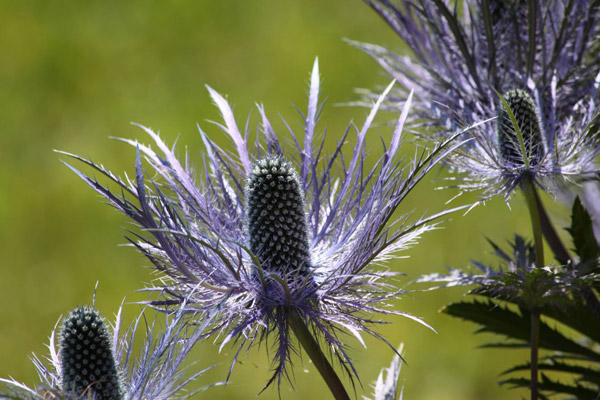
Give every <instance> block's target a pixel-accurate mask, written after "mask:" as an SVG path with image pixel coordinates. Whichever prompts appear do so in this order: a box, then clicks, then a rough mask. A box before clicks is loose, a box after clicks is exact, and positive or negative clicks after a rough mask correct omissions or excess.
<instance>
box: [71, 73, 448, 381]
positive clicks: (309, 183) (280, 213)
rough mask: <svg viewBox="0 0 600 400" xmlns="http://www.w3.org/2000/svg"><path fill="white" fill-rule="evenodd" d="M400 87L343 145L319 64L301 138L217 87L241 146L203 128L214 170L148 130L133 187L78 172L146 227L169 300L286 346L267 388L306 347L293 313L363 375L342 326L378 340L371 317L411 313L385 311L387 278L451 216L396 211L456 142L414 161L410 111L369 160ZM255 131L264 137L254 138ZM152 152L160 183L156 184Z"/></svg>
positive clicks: (253, 339) (242, 337) (390, 288)
mask: <svg viewBox="0 0 600 400" xmlns="http://www.w3.org/2000/svg"><path fill="white" fill-rule="evenodd" d="M391 88H392V85H390V86H388V87H387V88H386V90H385V91H384V93H383V94H382V95H381V96H380V97H379V98H378V100H377V102H375V103H374V104H373V106H372V109H371V111H370V112H369V115H368V116H367V118H366V120H365V122H364V124H363V125H362V126H361V127H360V128H357V127H355V126H354V125H353V124H351V125H349V127H348V130H346V131H345V133H343V134H342V135H341V136H340V138H339V141H338V144H337V145H336V147H335V149H334V150H333V151H331V152H329V151H327V150H326V149H324V144H325V143H326V141H325V138H324V132H318V131H317V129H316V126H317V121H318V117H319V114H320V112H321V107H320V105H319V72H318V63H317V62H315V65H314V68H313V72H312V74H311V80H310V91H309V99H308V110H307V112H306V114H305V115H303V120H304V124H303V127H302V137H299V135H298V133H296V132H294V131H293V129H292V128H291V127H290V130H289V133H290V137H289V140H288V141H287V142H288V143H287V144H286V142H285V141H284V140H281V139H280V138H279V137H277V135H275V131H274V129H273V126H272V124H271V122H270V121H269V119H268V118H267V116H266V113H265V111H264V109H263V107H262V106H258V111H259V115H260V130H259V132H257V133H256V135H253V134H252V133H250V132H248V131H246V132H240V129H239V128H238V125H237V123H236V119H235V117H234V115H233V111H232V110H231V107H230V105H229V103H228V101H227V100H226V99H225V98H224V97H223V96H221V95H220V94H219V93H217V92H216V91H214V90H213V89H211V88H209V92H210V94H211V96H212V98H213V100H214V102H215V104H216V105H217V106H218V107H219V110H220V111H221V114H222V115H223V121H224V122H223V124H218V126H219V127H220V128H222V130H223V131H225V132H226V134H227V135H228V136H229V138H230V139H231V140H232V142H233V144H234V146H235V148H236V154H235V155H232V154H231V153H230V152H228V151H227V150H224V149H222V148H221V147H220V146H219V145H217V143H216V142H215V141H213V140H212V139H211V138H209V136H208V135H207V134H206V133H205V132H204V131H203V130H200V135H201V137H202V139H203V141H204V143H205V146H206V168H205V172H203V173H201V174H197V173H194V172H193V171H192V170H191V168H190V167H189V165H187V164H186V165H182V163H181V162H180V161H179V160H178V158H177V157H176V155H175V149H173V148H170V147H169V146H167V145H166V144H165V143H164V142H163V141H162V139H161V138H160V137H159V136H158V135H157V134H156V133H154V132H153V131H152V130H150V129H148V128H144V130H145V131H146V132H147V133H148V134H149V135H150V137H151V138H152V139H153V141H154V144H155V145H156V146H157V147H158V149H159V152H155V151H154V150H153V149H152V148H151V147H150V146H149V145H143V144H141V143H139V142H137V141H134V140H125V141H126V142H128V143H130V144H132V145H133V146H135V147H136V148H137V149H138V151H139V152H138V156H137V160H136V179H135V182H134V181H130V180H124V179H120V178H117V177H116V175H114V174H112V173H111V172H109V171H107V170H105V169H104V168H103V167H101V166H99V165H96V164H94V163H92V162H90V161H88V160H85V159H82V158H80V157H77V156H73V157H75V158H77V159H78V160H80V161H83V162H84V163H86V164H87V165H89V166H91V167H92V168H94V169H95V170H97V171H100V172H101V173H102V174H103V175H105V176H106V177H108V178H109V179H111V180H112V181H113V182H115V183H116V184H117V185H119V186H120V187H121V188H122V189H123V193H124V195H121V194H115V193H113V192H111V191H110V189H109V188H108V187H106V186H104V185H102V184H100V183H99V182H98V181H96V180H94V179H91V178H89V177H88V176H86V175H85V174H83V173H82V172H80V171H77V170H75V169H74V170H75V171H76V173H77V174H78V175H79V176H80V177H81V178H83V179H84V180H85V181H86V182H87V183H88V184H89V185H90V186H92V187H93V188H94V189H95V190H97V191H98V192H100V193H102V195H103V196H105V197H106V198H107V199H108V200H109V201H110V202H111V203H112V204H113V205H114V206H115V207H116V208H118V209H119V210H121V211H122V212H124V213H125V214H126V215H127V216H128V217H130V218H131V219H132V220H133V221H135V222H136V223H137V224H138V225H139V226H140V227H141V228H142V229H143V231H144V233H143V234H139V236H138V237H137V238H135V239H133V238H132V242H133V243H134V244H135V246H136V247H137V249H138V250H140V251H141V252H142V253H143V254H144V255H146V256H147V257H148V258H149V259H150V261H151V262H152V263H153V264H154V265H155V266H156V267H157V269H158V270H159V271H160V272H161V273H162V274H165V275H166V276H163V278H162V279H161V280H160V282H161V284H160V285H157V286H156V287H154V289H155V290H157V291H160V292H161V293H163V294H168V296H169V298H168V299H167V301H166V302H167V303H168V304H174V303H176V302H178V301H180V299H181V298H186V297H188V296H189V297H190V303H192V304H193V310H194V311H195V312H197V318H199V319H201V320H203V319H205V318H206V316H207V315H211V316H213V317H214V319H213V323H212V325H211V329H212V332H214V333H215V335H217V334H218V335H221V337H223V338H224V339H223V341H222V344H221V345H222V346H224V345H225V344H227V343H229V342H236V343H237V344H238V345H239V346H240V349H241V348H242V347H243V346H244V345H245V344H247V345H250V346H251V345H253V344H260V343H262V342H263V340H269V341H271V340H273V341H274V343H275V350H274V351H273V352H272V354H273V355H274V357H273V371H274V375H273V377H272V379H271V380H270V381H269V383H270V382H273V381H275V380H276V381H277V382H280V380H281V378H282V377H286V376H289V375H288V370H287V368H288V367H289V366H290V360H291V357H292V354H294V352H295V349H294V346H293V344H294V342H293V339H294V335H293V333H292V332H291V331H290V316H292V318H294V321H297V319H296V318H301V319H302V320H303V321H302V322H303V323H305V324H306V325H307V326H308V328H309V330H310V331H311V333H312V334H314V335H316V336H320V337H321V338H323V339H324V340H325V341H326V343H327V345H328V347H329V349H330V350H331V353H332V354H333V355H334V356H335V357H337V358H338V360H339V361H340V362H341V365H343V366H344V367H345V368H346V370H347V371H348V372H349V373H350V374H351V375H352V374H355V371H354V369H353V366H352V363H351V359H350V356H349V355H348V353H347V345H346V339H345V338H342V337H341V335H340V333H341V332H345V331H346V330H347V331H350V332H352V333H353V334H354V335H356V336H357V337H360V333H359V332H361V331H362V332H367V333H370V334H373V335H374V336H376V337H380V336H379V335H377V333H376V332H374V331H373V330H372V328H371V324H372V323H374V322H377V318H376V317H374V316H373V315H372V314H373V313H394V314H401V315H406V314H404V313H401V312H398V311H396V310H392V309H390V308H388V307H387V300H388V299H391V298H394V297H396V296H398V295H400V294H401V293H402V291H401V290H399V289H398V288H397V287H396V286H395V285H394V283H393V282H391V281H390V279H387V278H389V277H391V276H392V275H395V273H391V272H390V271H388V270H387V268H385V266H384V265H382V264H383V262H384V261H386V260H389V259H392V254H393V253H395V252H396V251H399V250H401V249H403V248H405V247H407V246H408V245H409V244H410V243H412V242H413V241H414V240H415V239H416V238H418V237H419V235H420V234H421V233H423V232H425V231H427V230H429V229H430V228H431V226H430V225H429V222H430V221H432V220H434V219H436V218H437V217H439V216H441V215H443V214H445V213H444V212H443V213H441V214H439V215H436V216H433V217H431V218H425V219H420V220H417V221H415V222H414V223H412V224H411V223H410V221H409V220H408V219H409V216H408V215H404V216H398V214H397V212H396V211H397V210H398V209H399V206H400V204H401V202H402V200H403V199H404V198H405V196H407V195H408V194H409V193H410V192H411V190H412V189H413V188H414V186H415V185H416V184H417V183H418V182H419V181H420V180H421V179H422V178H423V177H424V176H425V174H426V173H427V172H428V171H429V170H430V169H431V168H432V167H433V166H434V165H435V164H436V163H437V162H438V161H439V160H440V159H441V158H443V156H444V155H445V154H447V152H448V151H450V150H451V149H450V148H448V147H447V146H449V143H450V139H449V140H447V141H445V142H444V143H441V144H440V145H439V146H436V147H434V148H433V149H432V150H431V152H430V153H427V152H425V153H424V154H419V155H418V157H417V159H415V160H414V161H413V162H412V163H411V164H410V165H409V166H406V167H404V166H403V165H402V164H401V163H400V158H399V156H398V153H399V147H400V143H401V138H402V131H403V124H404V121H405V120H406V118H407V114H408V106H407V107H406V108H405V109H404V110H403V112H402V113H401V114H400V116H399V118H398V121H397V123H396V128H395V129H394V132H393V135H392V137H391V141H390V142H389V143H388V144H386V146H384V151H383V153H382V154H381V155H380V157H379V159H378V160H377V161H376V162H375V165H374V166H372V165H370V164H369V163H367V161H366V153H367V148H368V146H367V136H368V133H369V132H368V131H369V130H370V129H371V125H372V122H373V120H374V118H375V117H376V114H377V111H378V110H379V108H380V107H381V105H382V103H383V101H384V99H385V97H386V96H387V94H388V93H389V91H390V90H391ZM409 101H410V97H409ZM247 126H248V125H247ZM353 130H355V137H354V138H353V139H354V141H353V140H352V138H351V137H350V136H351V134H352V132H353ZM253 137H256V142H255V143H248V142H247V141H248V140H249V139H248V138H253ZM317 138H319V139H318V140H319V143H315V141H316V140H317ZM321 140H322V142H321ZM301 143H302V144H301ZM349 143H353V144H352V145H350V144H349ZM458 145H459V144H458V143H457V144H456V145H452V146H458ZM71 156H72V155H71ZM143 160H145V161H146V162H148V164H149V165H150V166H151V167H152V168H153V169H154V170H155V171H156V172H157V173H158V175H159V176H160V179H158V180H152V181H148V178H146V177H145V175H144V171H143V165H142V161H143ZM195 176H199V177H200V179H199V180H196V179H195ZM129 196H131V197H129ZM144 234H145V235H152V237H144ZM394 259H395V258H394ZM162 300H163V299H160V300H159V301H162ZM160 304H164V303H160ZM209 332H210V331H209ZM360 340H362V339H360ZM236 357H237V356H236Z"/></svg>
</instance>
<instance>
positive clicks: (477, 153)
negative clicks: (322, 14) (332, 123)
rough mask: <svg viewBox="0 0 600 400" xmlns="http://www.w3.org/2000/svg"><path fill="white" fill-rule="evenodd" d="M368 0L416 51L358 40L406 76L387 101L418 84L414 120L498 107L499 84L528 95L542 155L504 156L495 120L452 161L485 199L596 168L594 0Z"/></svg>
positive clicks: (444, 121) (481, 116)
mask: <svg viewBox="0 0 600 400" xmlns="http://www.w3.org/2000/svg"><path fill="white" fill-rule="evenodd" d="M365 1H366V2H367V3H368V4H369V5H370V6H371V7H372V8H373V9H374V10H375V11H376V12H378V13H379V14H380V15H381V16H382V17H383V19H384V20H385V21H386V22H387V23H388V24H389V25H390V26H391V27H392V28H393V29H394V31H395V32H396V33H397V34H398V35H399V36H400V38H401V39H402V40H403V41H404V42H405V43H406V44H407V45H408V47H409V48H410V50H411V51H412V53H413V56H412V57H408V56H399V55H397V54H394V53H393V52H391V51H389V50H387V49H385V48H383V47H380V46H375V45H370V44H363V43H355V42H353V44H355V45H356V46H358V47H359V48H361V49H362V50H364V51H365V52H366V53H368V54H369V55H371V56H372V57H373V58H374V59H375V60H376V61H377V62H378V63H379V64H380V65H381V66H382V67H383V68H384V69H385V70H386V71H387V72H388V74H390V75H391V76H392V77H393V78H394V79H396V80H398V81H399V82H400V83H401V86H400V88H398V89H396V92H395V93H394V95H393V96H391V97H390V101H388V103H387V104H386V106H387V107H388V108H390V109H399V108H402V103H403V100H402V99H403V98H405V94H406V92H407V91H408V90H409V88H414V91H415V113H414V114H413V117H415V122H419V123H421V124H422V125H424V126H429V127H431V126H435V127H438V128H440V127H441V128H444V132H446V131H448V129H454V128H455V127H457V126H467V125H470V124H473V123H474V122H478V121H484V120H489V119H490V118H493V117H496V116H498V115H499V114H501V113H502V108H503V106H502V102H501V101H499V100H498V95H497V93H506V92H509V91H513V90H520V91H524V92H527V93H528V94H529V95H530V96H531V98H532V100H533V103H534V104H535V109H536V110H537V112H536V114H537V115H539V117H540V124H541V127H540V133H541V137H540V139H541V141H540V145H539V147H537V148H536V154H537V155H538V156H539V155H540V154H541V153H543V154H544V156H543V157H541V159H540V160H539V162H537V163H535V165H532V166H530V168H525V167H524V166H523V163H522V162H520V160H517V162H513V161H514V160H513V157H509V158H506V157H503V155H502V154H503V153H502V152H503V150H506V148H505V147H503V145H502V142H499V141H498V140H497V139H496V129H495V126H494V124H484V125H482V126H480V127H478V128H477V129H472V130H470V131H469V133H468V135H469V136H470V137H471V138H472V139H473V140H472V141H471V142H470V143H469V144H467V145H466V146H464V147H462V148H461V149H459V150H458V151H457V152H455V153H454V155H453V156H452V157H449V158H448V160H447V161H448V162H447V164H448V165H449V167H450V168H451V169H453V170H454V171H456V172H458V173H459V174H462V176H461V178H462V180H461V181H460V182H459V184H458V187H459V188H461V189H462V190H476V189H483V198H484V199H486V198H489V197H491V196H494V195H496V194H504V196H505V198H506V199H507V200H508V197H509V196H510V194H511V193H512V191H513V189H514V188H515V186H517V184H518V183H519V181H520V180H521V179H522V178H523V177H524V175H529V176H532V177H533V179H534V180H535V182H536V183H537V184H538V185H539V186H541V187H543V188H544V189H546V190H548V191H551V192H552V191H554V190H555V189H556V188H557V186H559V185H560V186H562V184H563V183H564V182H580V181H583V180H586V179H590V178H594V177H595V176H596V174H597V173H598V167H597V165H596V163H595V159H596V157H597V156H598V155H599V154H600V139H599V136H600V135H598V124H597V115H598V113H599V112H600V102H599V100H600V94H599V91H598V88H599V83H600V58H599V56H598V52H597V49H598V42H597V40H596V39H597V37H598V35H599V34H600V24H598V20H599V18H600V6H599V5H598V3H597V2H595V1H592V0H580V1H566V0H556V1H547V2H537V1H500V0H467V1H465V2H463V3H462V4H463V5H464V6H463V10H462V11H460V12H459V11H458V10H457V9H456V8H455V9H452V7H451V6H450V4H449V3H450V2H449V1H446V0H434V1H430V2H423V3H415V2H412V1H410V0H403V1H401V2H400V4H399V5H398V6H395V5H393V4H392V3H391V2H389V1H387V0H365ZM456 4H458V3H456ZM411 90H412V89H411ZM371 96H373V95H372V94H370V93H368V92H367V93H366V94H365V98H370V97H371ZM359 104H361V102H359ZM505 122H506V121H498V125H502V126H505ZM516 158H519V157H516Z"/></svg>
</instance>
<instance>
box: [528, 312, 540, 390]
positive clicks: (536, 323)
mask: <svg viewBox="0 0 600 400" xmlns="http://www.w3.org/2000/svg"><path fill="white" fill-rule="evenodd" d="M530 342H531V343H530V347H531V362H530V366H531V367H530V369H531V400H537V398H538V348H539V343H540V312H539V311H538V310H537V309H533V310H531V339H530Z"/></svg>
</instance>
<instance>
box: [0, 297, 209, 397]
mask: <svg viewBox="0 0 600 400" xmlns="http://www.w3.org/2000/svg"><path fill="white" fill-rule="evenodd" d="M185 305H186V303H185V302H184V303H183V304H182V307H181V308H180V309H178V310H176V311H175V312H174V313H173V314H171V315H167V316H166V317H165V318H166V319H165V322H164V326H162V325H163V324H162V323H161V322H159V320H158V319H157V318H155V319H154V320H153V321H152V323H150V324H148V321H147V320H146V319H145V317H144V313H143V312H142V313H140V315H139V316H138V317H137V319H136V320H134V322H133V323H132V324H131V326H130V327H129V328H128V329H127V330H125V331H124V332H123V331H122V329H121V309H119V312H118V314H117V317H116V320H115V323H114V325H111V329H110V331H111V332H110V336H111V337H112V338H115V340H114V341H113V340H112V339H111V338H110V337H107V335H108V332H106V327H103V328H101V329H100V330H96V331H97V333H99V334H100V336H101V337H102V338H101V339H100V341H94V340H92V342H90V343H87V344H86V342H85V341H86V338H85V336H86V332H89V330H88V329H84V326H86V323H83V324H78V322H77V321H79V320H81V319H82V318H83V320H84V321H85V320H86V318H87V317H90V318H89V320H90V321H96V322H97V321H100V320H102V317H101V316H100V315H99V314H98V312H97V311H95V310H93V309H91V308H88V307H82V308H78V309H76V310H74V311H73V312H71V313H70V314H69V316H68V317H67V318H66V319H65V320H64V323H63V329H62V332H61V334H60V336H61V339H60V346H59V348H58V349H57V346H56V343H55V338H56V334H57V327H58V324H57V327H55V328H54V330H53V331H52V334H51V336H50V343H49V344H48V345H47V346H48V349H49V352H50V354H49V355H48V356H47V357H46V361H47V362H48V363H49V364H50V365H47V363H45V362H43V361H42V360H40V359H39V358H38V357H35V356H34V358H33V363H34V365H35V367H36V369H37V373H38V376H39V377H40V380H41V383H40V384H39V385H37V386H36V387H34V388H30V387H28V386H26V385H25V384H23V383H20V382H17V381H15V380H13V379H0V385H3V386H4V387H1V388H0V399H2V400H9V399H10V400H80V399H85V400H88V399H89V400H105V399H115V398H122V399H125V400H148V399H155V400H177V399H181V400H183V399H187V398H189V397H191V396H192V395H194V394H195V393H197V392H198V391H199V390H204V389H206V388H208V387H210V386H211V385H209V386H205V387H203V388H201V389H199V390H196V391H188V392H185V388H186V386H187V385H188V384H189V383H190V382H192V381H194V380H195V379H196V378H197V377H198V376H200V375H201V374H202V373H204V372H205V371H206V370H203V371H199V372H194V371H193V370H192V365H188V366H183V365H182V363H183V361H184V360H185V358H186V356H187V355H188V354H189V352H190V350H191V349H192V347H193V346H194V344H195V343H196V342H197V341H198V340H199V339H200V338H201V336H202V334H203V329H204V327H205V326H206V325H201V326H199V325H196V324H195V323H190V319H189V316H188V315H187V313H186V312H185ZM90 323H93V322H90ZM208 323H209V321H205V324H208ZM88 326H89V325H88ZM97 326H99V325H97ZM89 328H90V329H91V330H94V329H95V328H93V327H91V326H89ZM139 330H141V331H143V332H144V334H145V335H146V336H145V338H143V341H142V342H141V344H142V346H141V347H140V348H139V350H137V349H134V348H133V346H132V345H133V343H134V341H137V340H139V339H140V337H139V335H140V333H139ZM101 331H104V332H101ZM72 333H76V337H71V334H72ZM65 336H66V337H65ZM80 341H81V343H80ZM106 342H109V343H110V348H109V349H106V348H105V345H104V344H106ZM102 343H104V344H102ZM72 344H74V345H75V350H76V351H80V352H81V354H82V357H80V358H78V357H77V354H76V353H75V354H73V353H72V352H71V350H72V349H71V345H72ZM98 345H99V347H98ZM86 346H88V353H87V355H86V357H83V354H84V352H85V351H86ZM92 346H93V347H92ZM100 348H101V354H96V355H94V354H93V351H92V350H94V349H96V350H97V349H100ZM108 353H111V354H110V356H111V357H112V354H114V360H113V362H114V363H115V365H114V367H115V369H116V373H117V374H118V375H119V378H120V379H119V381H118V382H117V381H116V380H115V379H116V377H115V375H114V374H113V373H114V372H115V371H114V370H112V367H110V368H109V371H108V373H109V374H110V377H109V378H107V376H106V375H105V374H106V372H107V371H99V372H98V373H96V372H93V371H87V373H84V369H86V368H87V367H86V365H87V364H89V363H98V362H99V361H103V362H106V361H107V360H106V359H107V358H108V355H107V354H108ZM73 356H74V357H75V360H74V361H73V360H72V359H70V358H71V357H73ZM65 358H66V359H65ZM84 359H87V362H84ZM78 363H80V364H81V368H80V366H79V365H77V364H78ZM100 368H101V367H100ZM73 369H75V370H73ZM91 373H94V374H96V375H97V376H98V378H97V379H96V380H94V381H93V382H92V383H91V385H89V386H87V387H85V388H84V391H83V392H82V391H81V387H82V386H81V384H83V385H85V383H86V382H84V381H83V380H81V379H84V376H83V375H86V376H87V377H91V375H90V374H91ZM188 373H189V374H188ZM82 374H83V375H82ZM185 374H188V375H189V376H187V377H186V376H184V375H185ZM76 375H79V376H80V378H79V379H77V378H74V376H76ZM96 375H94V377H96ZM92 379H93V378H92ZM104 381H105V382H104ZM101 383H103V385H100V384H101ZM106 383H110V384H111V385H117V386H118V387H115V386H112V387H107V385H106ZM99 385H100V386H99ZM96 388H98V389H100V388H106V392H105V391H104V390H101V391H100V392H99V391H98V390H95V389H96Z"/></svg>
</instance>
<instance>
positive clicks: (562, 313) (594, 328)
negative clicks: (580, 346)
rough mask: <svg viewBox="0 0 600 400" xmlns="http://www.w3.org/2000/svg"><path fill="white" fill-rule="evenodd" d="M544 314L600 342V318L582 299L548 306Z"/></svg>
mask: <svg viewBox="0 0 600 400" xmlns="http://www.w3.org/2000/svg"><path fill="white" fill-rule="evenodd" d="M542 315H544V316H547V317H550V318H552V319H554V320H556V321H558V322H560V323H561V324H564V325H566V326H568V327H569V328H572V329H575V330H576V331H578V332H579V333H581V334H583V335H585V336H587V337H589V338H590V339H592V340H593V341H594V342H596V343H600V319H598V318H597V317H596V314H594V312H593V311H592V310H591V309H590V308H589V307H587V306H586V305H585V304H584V303H582V302H580V301H575V300H573V301H572V302H571V303H569V304H565V305H563V306H560V307H546V308H545V309H544V310H543V311H542Z"/></svg>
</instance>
